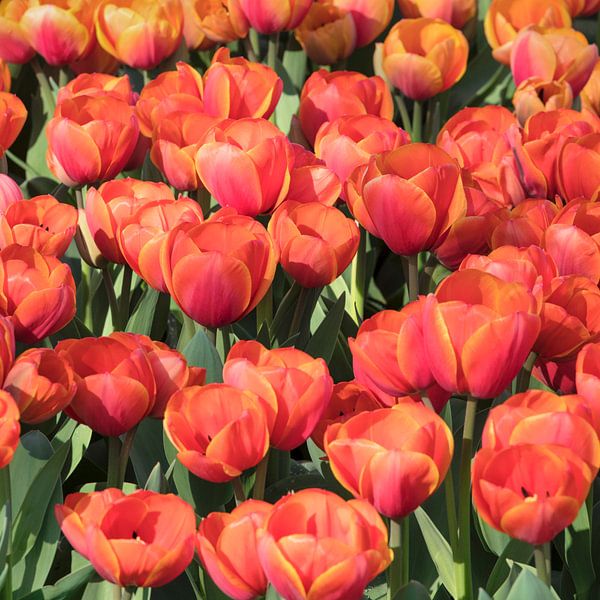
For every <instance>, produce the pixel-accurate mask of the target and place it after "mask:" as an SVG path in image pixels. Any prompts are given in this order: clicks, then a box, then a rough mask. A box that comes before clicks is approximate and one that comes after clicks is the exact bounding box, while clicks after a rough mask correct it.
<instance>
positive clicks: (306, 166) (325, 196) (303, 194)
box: [285, 144, 342, 206]
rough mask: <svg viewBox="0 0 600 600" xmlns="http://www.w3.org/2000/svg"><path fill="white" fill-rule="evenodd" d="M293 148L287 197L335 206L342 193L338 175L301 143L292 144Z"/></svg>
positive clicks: (291, 199) (297, 200) (294, 200)
mask: <svg viewBox="0 0 600 600" xmlns="http://www.w3.org/2000/svg"><path fill="white" fill-rule="evenodd" d="M291 148H292V153H293V155H294V166H293V168H292V169H291V171H290V187H289V189H288V193H287V196H286V198H285V199H286V200H290V201H293V202H320V203H321V204H325V205H326V206H333V205H334V204H335V203H336V202H337V201H338V198H339V197H340V195H341V193H342V186H341V184H340V180H339V178H338V177H337V175H336V174H335V173H334V172H333V171H331V170H330V169H329V168H328V167H327V165H326V164H325V161H324V160H321V159H319V158H317V157H316V156H315V155H314V154H313V153H312V152H311V151H310V150H306V148H304V147H302V146H300V145H299V144H291Z"/></svg>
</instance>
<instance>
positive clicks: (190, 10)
mask: <svg viewBox="0 0 600 600" xmlns="http://www.w3.org/2000/svg"><path fill="white" fill-rule="evenodd" d="M181 5H182V8H183V13H184V19H183V37H184V38H185V43H186V45H187V47H188V48H189V49H190V50H192V49H200V50H204V49H206V48H210V47H211V46H213V45H214V44H215V42H219V43H221V44H228V43H229V42H233V41H235V40H238V39H241V38H245V37H246V36H247V35H248V21H246V17H245V16H244V13H242V11H241V10H240V7H239V5H238V2H237V0H182V2H181Z"/></svg>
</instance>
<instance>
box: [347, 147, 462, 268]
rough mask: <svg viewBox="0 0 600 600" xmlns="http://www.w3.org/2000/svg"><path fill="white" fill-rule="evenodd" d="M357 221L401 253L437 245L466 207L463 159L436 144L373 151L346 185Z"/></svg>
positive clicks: (407, 254)
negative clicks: (452, 156) (366, 161)
mask: <svg viewBox="0 0 600 600" xmlns="http://www.w3.org/2000/svg"><path fill="white" fill-rule="evenodd" d="M346 197H347V201H348V205H349V207H350V210H351V211H352V214H353V215H354V217H355V218H356V219H357V220H358V222H359V223H360V224H361V225H362V226H363V227H364V228H365V229H366V230H367V231H369V232H370V233H372V234H373V235H374V236H376V237H379V238H381V239H383V241H384V242H385V244H386V245H387V246H388V247H389V248H390V250H391V251H392V252H394V253H396V254H402V255H405V256H412V255H415V254H417V253H418V252H421V251H422V250H430V249H432V248H433V247H434V246H435V245H436V243H437V242H438V241H440V239H442V238H443V236H444V234H445V233H446V232H447V231H448V229H449V228H450V226H451V225H452V223H454V221H456V220H457V219H458V218H459V217H462V216H464V214H465V212H466V198H465V192H464V188H463V184H462V180H461V176H460V168H459V166H458V164H457V163H456V162H455V161H454V160H453V159H452V158H450V157H449V156H448V155H447V154H446V153H445V152H444V151H443V150H440V149H439V148H437V147H436V146H432V145H431V144H408V145H405V146H401V147H400V148H397V149H396V150H392V151H391V152H384V153H383V154H379V155H377V156H373V157H372V158H371V160H370V161H369V164H368V165H366V166H363V167H359V168H358V169H356V170H355V171H354V172H353V173H352V175H351V177H350V179H349V180H348V182H347V184H346Z"/></svg>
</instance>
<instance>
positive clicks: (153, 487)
mask: <svg viewBox="0 0 600 600" xmlns="http://www.w3.org/2000/svg"><path fill="white" fill-rule="evenodd" d="M144 489H145V490H150V491H151V492H157V493H159V494H166V493H167V492H168V490H169V485H168V483H167V480H166V479H165V476H164V473H163V470H162V467H161V466H160V463H156V464H155V465H154V469H152V471H151V472H150V475H148V479H147V480H146V484H145V485H144Z"/></svg>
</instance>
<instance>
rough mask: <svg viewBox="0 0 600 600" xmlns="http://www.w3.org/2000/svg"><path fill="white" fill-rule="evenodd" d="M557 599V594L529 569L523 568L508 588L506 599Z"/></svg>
mask: <svg viewBox="0 0 600 600" xmlns="http://www.w3.org/2000/svg"><path fill="white" fill-rule="evenodd" d="M525 599H526V600H557V599H558V594H557V593H556V592H555V591H554V590H553V589H552V588H549V587H548V586H546V585H545V584H544V583H542V582H541V581H540V580H539V579H538V577H537V576H536V575H535V574H534V573H533V572H532V571H530V570H529V569H523V570H522V571H521V573H520V574H519V576H518V577H517V579H516V581H515V582H514V583H513V585H512V587H511V588H510V592H509V593H508V596H507V597H506V600H525Z"/></svg>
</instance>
